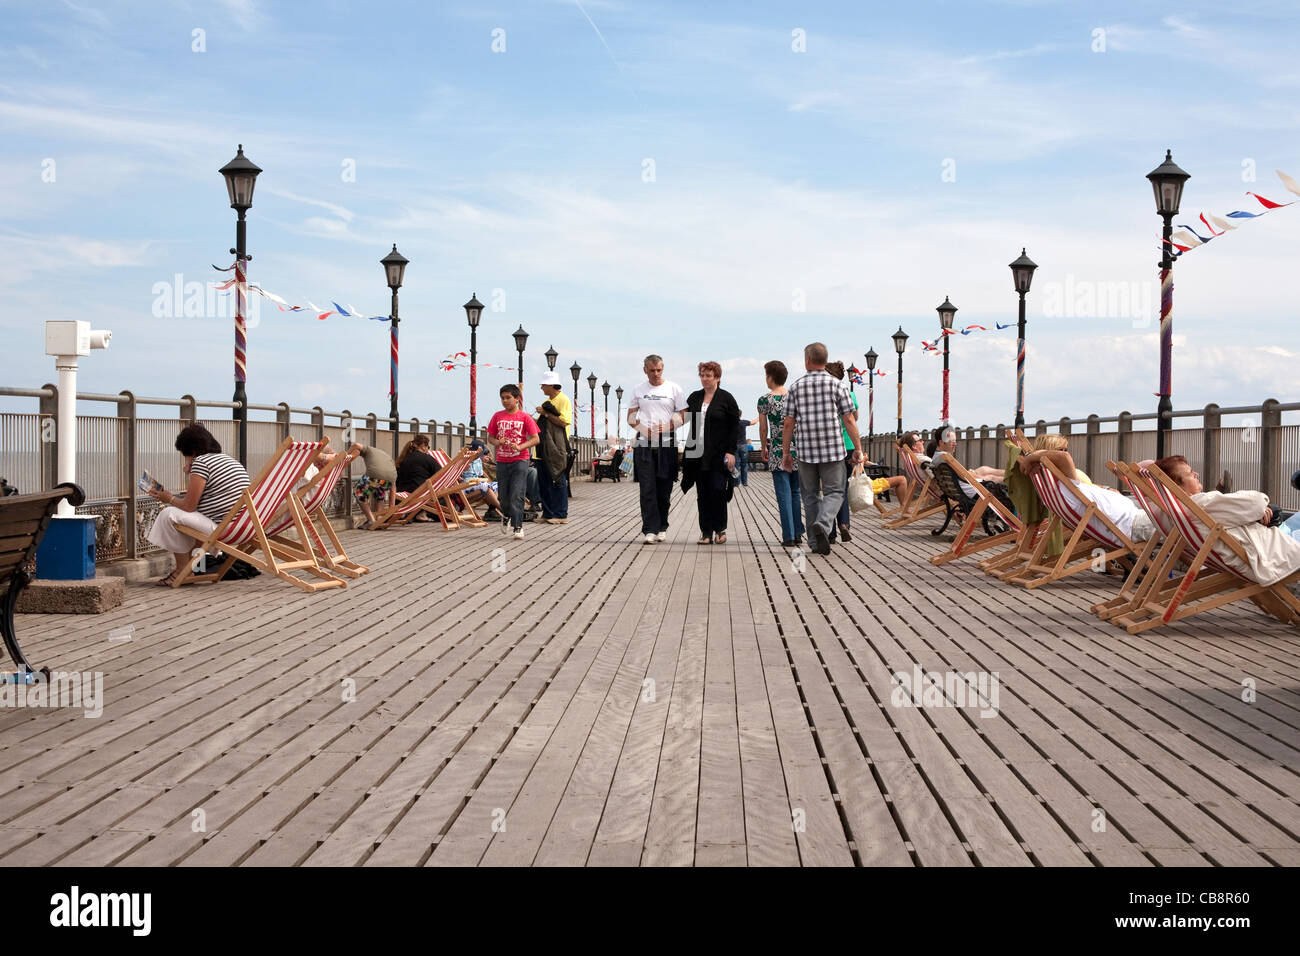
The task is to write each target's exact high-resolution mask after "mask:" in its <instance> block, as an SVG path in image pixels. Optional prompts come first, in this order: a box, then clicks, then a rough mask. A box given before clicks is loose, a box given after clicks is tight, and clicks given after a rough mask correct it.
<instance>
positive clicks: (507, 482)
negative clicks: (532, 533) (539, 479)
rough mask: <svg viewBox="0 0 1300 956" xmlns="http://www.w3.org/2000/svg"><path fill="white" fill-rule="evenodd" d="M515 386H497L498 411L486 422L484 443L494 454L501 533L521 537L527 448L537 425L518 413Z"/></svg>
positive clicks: (533, 441)
mask: <svg viewBox="0 0 1300 956" xmlns="http://www.w3.org/2000/svg"><path fill="white" fill-rule="evenodd" d="M522 398H523V397H522V396H521V395H520V394H519V386H518V385H502V386H501V408H502V409H503V410H502V411H499V412H497V413H496V414H495V415H493V416H492V420H491V421H490V422H488V427H487V440H488V444H490V445H491V446H492V447H493V448H495V449H496V453H497V497H498V498H499V499H500V501H501V508H502V511H503V512H504V514H503V515H502V517H501V531H502V533H503V534H504V533H508V532H509V531H510V530H512V529H513V530H514V533H515V537H516V538H522V537H523V536H524V491H525V489H527V487H528V469H529V468H530V467H531V466H530V465H529V462H528V459H529V454H528V449H530V448H532V447H533V446H534V445H536V444H537V442H538V435H539V432H538V430H537V422H535V421H533V419H532V418H531V417H530V416H528V415H527V414H525V413H524V412H523V411H521V410H520V408H519V405H520V402H521V401H522Z"/></svg>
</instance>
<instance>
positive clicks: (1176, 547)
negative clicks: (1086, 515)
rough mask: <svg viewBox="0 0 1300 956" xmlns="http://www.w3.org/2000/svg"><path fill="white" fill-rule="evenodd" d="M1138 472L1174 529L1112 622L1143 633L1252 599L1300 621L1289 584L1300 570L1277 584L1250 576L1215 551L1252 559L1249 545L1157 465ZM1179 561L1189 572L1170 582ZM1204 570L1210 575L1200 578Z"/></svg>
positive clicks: (1291, 621)
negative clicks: (1158, 559)
mask: <svg viewBox="0 0 1300 956" xmlns="http://www.w3.org/2000/svg"><path fill="white" fill-rule="evenodd" d="M1136 474H1137V475H1138V476H1140V477H1141V479H1142V480H1144V481H1146V482H1149V487H1150V488H1151V489H1152V490H1153V491H1154V501H1155V504H1156V505H1157V506H1158V508H1159V510H1160V511H1162V512H1163V513H1164V515H1165V517H1166V519H1167V522H1168V527H1169V528H1170V533H1169V534H1168V535H1167V537H1166V542H1165V546H1164V547H1162V548H1161V551H1160V555H1162V556H1163V561H1162V562H1161V563H1158V564H1157V563H1154V562H1153V565H1152V567H1151V568H1150V569H1149V570H1148V573H1147V580H1146V581H1144V584H1145V585H1146V587H1143V588H1141V589H1140V590H1139V593H1138V595H1137V596H1136V597H1135V598H1134V600H1133V602H1132V604H1131V606H1130V607H1129V608H1128V609H1126V610H1125V611H1124V612H1123V613H1121V614H1117V615H1115V616H1114V617H1112V618H1110V620H1111V622H1112V623H1113V624H1116V625H1117V626H1119V627H1122V628H1124V629H1125V630H1126V631H1128V632H1129V633H1130V634H1140V633H1142V632H1143V631H1147V630H1150V629H1152V628H1155V627H1160V626H1161V625H1164V624H1169V623H1172V622H1174V621H1181V620H1184V619H1186V618H1189V617H1192V616H1193V615H1196V614H1200V613H1203V612H1205V611H1209V610H1213V609H1214V608H1219V607H1224V606H1226V605H1228V604H1232V603H1235V602H1237V601H1240V600H1243V599H1247V598H1249V599H1250V600H1251V601H1253V602H1254V603H1255V604H1256V605H1258V606H1259V607H1260V608H1262V609H1263V610H1264V611H1265V612H1266V613H1268V614H1270V615H1272V616H1273V617H1275V618H1277V619H1278V620H1279V621H1281V622H1282V623H1284V624H1291V625H1293V626H1294V625H1300V598H1297V597H1296V596H1295V595H1294V594H1292V593H1291V591H1290V590H1289V585H1291V584H1294V583H1296V582H1297V581H1300V571H1296V572H1295V573H1294V574H1291V575H1289V576H1288V577H1286V578H1284V579H1282V580H1281V581H1277V582H1274V583H1273V584H1267V585H1266V584H1260V583H1258V582H1256V581H1253V580H1251V579H1250V578H1248V577H1246V576H1245V575H1244V574H1242V573H1241V572H1240V571H1238V570H1237V569H1235V568H1234V567H1232V566H1231V565H1230V564H1228V563H1227V562H1226V561H1225V560H1224V559H1223V557H1222V556H1221V555H1219V554H1218V553H1216V551H1215V546H1216V545H1222V546H1223V547H1225V548H1227V549H1228V550H1229V551H1231V552H1232V553H1233V554H1234V555H1236V556H1237V557H1238V558H1239V559H1240V560H1241V561H1242V562H1243V563H1247V564H1248V563H1249V562H1248V561H1247V556H1246V549H1245V547H1244V546H1243V545H1242V544H1241V542H1239V541H1237V539H1236V538H1234V537H1232V535H1230V534H1228V530H1227V528H1226V527H1225V526H1224V525H1222V524H1220V523H1219V522H1217V521H1215V520H1214V518H1212V517H1211V516H1210V515H1209V514H1208V513H1207V512H1206V511H1205V509H1204V508H1202V507H1201V506H1200V505H1198V504H1197V503H1196V502H1195V501H1193V500H1192V499H1191V496H1189V495H1188V494H1187V493H1186V492H1185V491H1183V489H1182V488H1180V487H1179V486H1178V484H1177V483H1175V482H1174V480H1173V479H1172V478H1170V477H1169V476H1168V475H1166V474H1165V473H1164V472H1163V471H1161V470H1160V469H1159V467H1157V466H1156V465H1154V464H1152V465H1147V466H1145V467H1140V468H1137V469H1136ZM1180 561H1181V562H1182V563H1184V564H1185V565H1186V567H1187V570H1186V572H1185V573H1184V574H1183V575H1182V576H1181V577H1178V578H1177V579H1176V580H1174V581H1172V582H1171V581H1170V580H1169V573H1170V572H1172V571H1173V569H1174V568H1175V567H1176V565H1177V564H1178V563H1179V562H1180ZM1203 571H1208V572H1209V573H1208V574H1206V575H1204V576H1202V572H1203Z"/></svg>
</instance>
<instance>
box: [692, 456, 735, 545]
mask: <svg viewBox="0 0 1300 956" xmlns="http://www.w3.org/2000/svg"><path fill="white" fill-rule="evenodd" d="M727 478H728V475H727V474H726V472H715V471H701V472H700V474H699V477H698V478H697V479H696V480H695V494H696V499H695V501H696V505H697V507H698V508H699V510H700V534H702V535H704V536H705V537H708V536H709V535H712V534H721V533H722V532H723V531H726V530H727Z"/></svg>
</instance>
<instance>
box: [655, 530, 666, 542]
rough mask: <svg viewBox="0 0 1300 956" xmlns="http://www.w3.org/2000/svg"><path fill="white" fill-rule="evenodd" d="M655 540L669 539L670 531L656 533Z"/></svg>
mask: <svg viewBox="0 0 1300 956" xmlns="http://www.w3.org/2000/svg"><path fill="white" fill-rule="evenodd" d="M655 540H656V541H667V540H668V532H667V531H660V532H659V533H658V534H657V535H655Z"/></svg>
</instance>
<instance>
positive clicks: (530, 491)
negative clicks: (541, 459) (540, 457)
mask: <svg viewBox="0 0 1300 956" xmlns="http://www.w3.org/2000/svg"><path fill="white" fill-rule="evenodd" d="M540 467H541V466H540V465H537V466H534V465H532V464H530V465H529V468H528V474H527V475H526V477H527V479H528V481H527V483H526V487H527V491H525V492H524V494H525V495H527V497H528V500H529V501H531V502H532V503H533V504H534V505H536V506H537V507H538V508H540V507H541V506H542V493H541V492H540V491H539V490H538V485H537V472H538V470H539V468H540Z"/></svg>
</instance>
